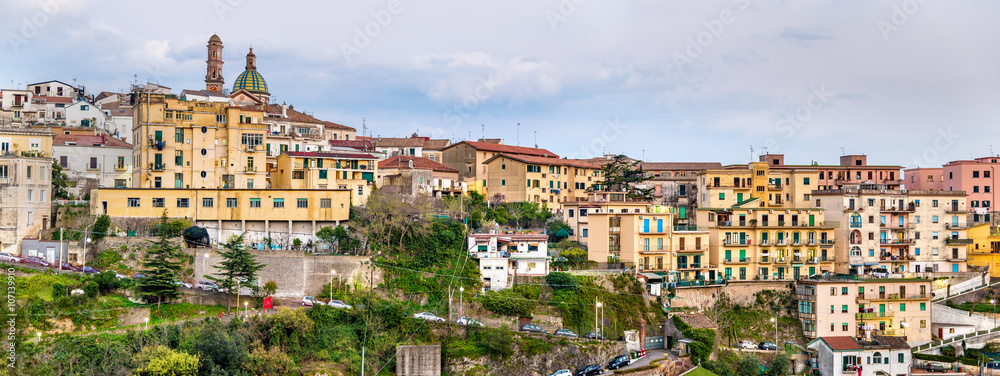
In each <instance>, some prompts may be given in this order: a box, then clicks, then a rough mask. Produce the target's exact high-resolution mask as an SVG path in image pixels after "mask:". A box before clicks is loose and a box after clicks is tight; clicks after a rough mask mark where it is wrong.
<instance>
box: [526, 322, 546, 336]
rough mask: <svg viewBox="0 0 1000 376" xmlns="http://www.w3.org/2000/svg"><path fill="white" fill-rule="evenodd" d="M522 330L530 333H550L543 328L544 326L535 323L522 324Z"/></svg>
mask: <svg viewBox="0 0 1000 376" xmlns="http://www.w3.org/2000/svg"><path fill="white" fill-rule="evenodd" d="M521 331H522V332H528V333H542V334H549V331H548V330H545V329H542V327H540V326H538V325H535V324H524V325H521Z"/></svg>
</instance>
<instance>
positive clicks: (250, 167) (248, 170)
mask: <svg viewBox="0 0 1000 376" xmlns="http://www.w3.org/2000/svg"><path fill="white" fill-rule="evenodd" d="M243 171H244V172H250V173H253V172H257V167H256V166H246V167H245V168H244V169H243Z"/></svg>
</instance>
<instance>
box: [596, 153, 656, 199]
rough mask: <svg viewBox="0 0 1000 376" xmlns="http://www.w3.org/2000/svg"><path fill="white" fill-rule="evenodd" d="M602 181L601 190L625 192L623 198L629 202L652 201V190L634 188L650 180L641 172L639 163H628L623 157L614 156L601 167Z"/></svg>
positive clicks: (627, 159) (649, 177) (626, 158)
mask: <svg viewBox="0 0 1000 376" xmlns="http://www.w3.org/2000/svg"><path fill="white" fill-rule="evenodd" d="M601 170H602V172H603V173H604V180H603V181H602V182H601V185H603V189H605V190H607V191H610V192H625V197H627V198H628V200H629V201H652V200H653V189H652V188H643V189H640V188H636V186H635V185H636V184H638V183H643V182H646V181H648V180H649V179H652V177H651V176H646V175H645V174H644V173H643V172H642V166H641V165H640V163H639V161H630V160H629V158H628V157H626V156H624V155H616V156H615V157H614V159H613V160H612V161H610V162H608V163H607V164H605V165H604V166H603V167H601Z"/></svg>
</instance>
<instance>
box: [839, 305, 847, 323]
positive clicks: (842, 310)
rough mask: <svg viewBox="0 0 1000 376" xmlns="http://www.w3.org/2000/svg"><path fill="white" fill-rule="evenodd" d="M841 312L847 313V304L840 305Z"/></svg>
mask: <svg viewBox="0 0 1000 376" xmlns="http://www.w3.org/2000/svg"><path fill="white" fill-rule="evenodd" d="M840 313H847V304H844V305H842V306H840ZM845 325H846V324H845Z"/></svg>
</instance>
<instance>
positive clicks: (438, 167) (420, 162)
mask: <svg viewBox="0 0 1000 376" xmlns="http://www.w3.org/2000/svg"><path fill="white" fill-rule="evenodd" d="M410 162H413V167H412V169H414V170H433V171H439V172H453V173H456V174H457V173H458V170H456V169H454V168H451V167H448V166H445V165H443V164H440V163H437V162H435V161H432V160H430V159H427V158H422V157H407V156H402V155H400V156H395V157H392V158H389V159H386V160H384V161H381V162H379V163H378V168H380V169H394V168H397V169H403V168H405V169H409V168H411V167H410Z"/></svg>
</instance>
